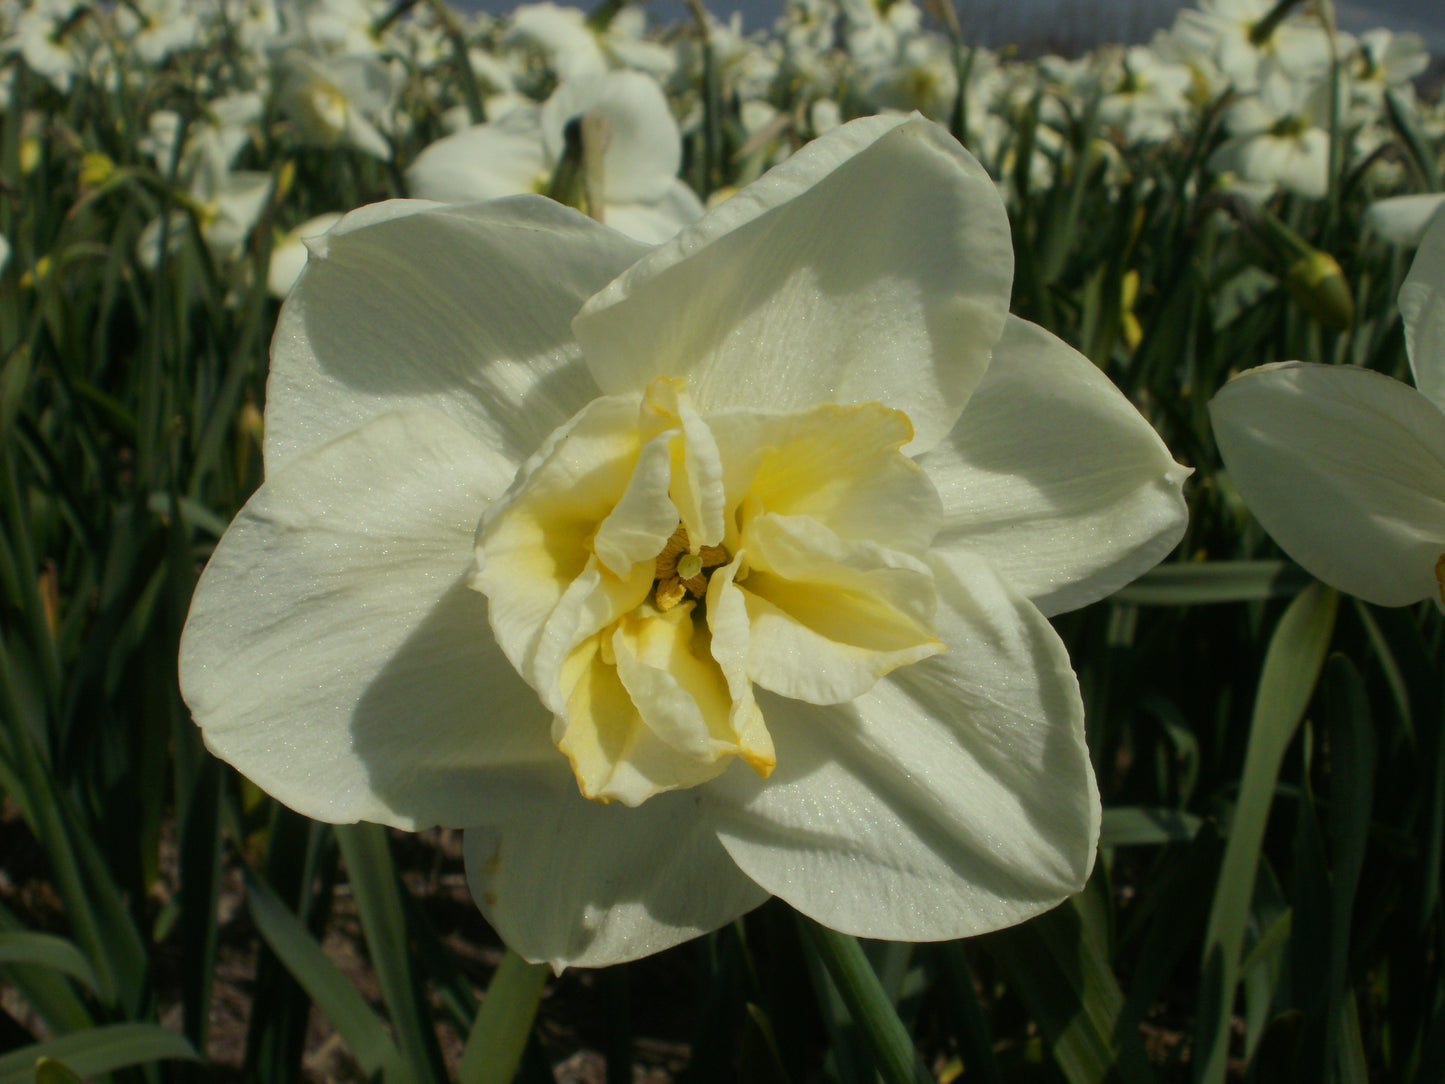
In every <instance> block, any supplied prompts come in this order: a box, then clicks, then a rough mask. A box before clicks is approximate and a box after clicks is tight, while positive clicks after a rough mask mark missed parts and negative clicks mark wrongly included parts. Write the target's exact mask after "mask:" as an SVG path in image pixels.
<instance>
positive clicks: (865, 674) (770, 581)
mask: <svg viewBox="0 0 1445 1084" xmlns="http://www.w3.org/2000/svg"><path fill="white" fill-rule="evenodd" d="M743 538H744V546H743V551H742V552H743V556H744V558H745V559H746V560H747V561H748V562H750V563H751V565H752V568H751V571H750V572H749V573H748V576H747V578H746V579H745V580H744V581H743V583H742V588H743V596H744V599H745V601H746V603H747V610H748V619H749V628H750V637H751V639H750V643H749V649H748V676H749V677H750V678H752V680H753V681H755V682H757V683H758V685H760V686H762V687H763V688H765V689H770V690H772V691H773V692H775V693H779V694H781V695H783V696H789V697H793V698H795V699H798V700H804V701H807V702H808V703H810V704H836V703H840V702H842V701H845V700H852V699H853V698H854V697H856V696H859V695H860V694H862V693H864V692H866V691H867V690H868V689H870V688H872V687H873V685H874V683H875V682H877V681H878V679H879V678H881V677H882V676H883V675H884V674H887V673H888V672H889V671H891V670H894V669H896V668H897V667H899V666H903V665H906V664H908V663H913V662H917V661H918V660H919V659H923V658H927V657H928V656H929V655H933V654H936V653H937V652H939V651H941V650H943V645H942V644H940V643H939V642H938V640H936V639H935V638H934V636H933V630H932V621H933V614H934V607H935V593H934V585H933V577H932V576H931V575H930V573H929V570H928V568H927V566H926V565H924V564H923V563H922V562H920V561H918V560H916V559H915V558H912V557H909V556H908V555H907V554H902V553H899V552H897V551H896V550H889V549H886V548H884V547H882V546H877V545H874V544H873V543H870V542H852V541H845V540H843V539H840V538H838V537H837V536H836V535H834V534H833V533H832V532H830V531H829V530H827V528H825V527H823V526H822V525H821V524H819V523H818V522H817V521H816V520H811V519H809V518H807V517H805V516H778V515H773V514H767V515H762V516H758V517H757V518H756V519H755V520H753V522H752V523H751V524H750V526H749V527H748V529H747V530H746V531H745V532H744V535H743Z"/></svg>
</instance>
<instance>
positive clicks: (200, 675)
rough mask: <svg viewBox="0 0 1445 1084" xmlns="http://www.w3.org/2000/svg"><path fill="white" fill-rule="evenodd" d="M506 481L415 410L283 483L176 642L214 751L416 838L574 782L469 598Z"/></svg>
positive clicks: (283, 791) (286, 473)
mask: <svg viewBox="0 0 1445 1084" xmlns="http://www.w3.org/2000/svg"><path fill="white" fill-rule="evenodd" d="M511 471H512V468H511V466H510V464H508V463H507V462H506V460H505V459H503V457H501V456H499V455H498V454H497V453H496V452H494V451H492V450H490V449H488V448H487V447H486V445H485V444H483V443H481V442H480V441H478V440H477V439H476V438H475V437H474V436H472V435H471V434H469V433H468V432H467V431H466V430H465V429H462V428H461V427H460V426H458V425H456V424H455V423H454V422H452V421H450V420H449V419H447V418H446V417H444V416H440V415H436V414H433V413H431V412H427V411H417V410H413V411H409V412H406V413H394V414H386V415H383V416H381V417H378V418H376V419H373V420H372V421H370V422H368V423H367V424H366V425H364V426H362V427H361V428H359V429H357V430H356V431H355V432H352V433H349V434H347V435H346V436H344V437H342V438H340V439H338V440H336V441H334V442H332V443H330V444H327V445H325V446H323V447H321V448H318V449H315V450H313V451H311V452H309V453H307V454H305V455H302V456H301V457H299V458H298V459H296V460H294V461H293V462H292V463H291V465H290V466H289V467H288V468H286V469H284V470H281V471H278V472H276V473H274V474H272V475H271V476H270V477H269V478H268V479H267V481H266V484H265V485H263V486H262V487H261V489H260V490H258V491H257V493H256V494H255V495H254V496H253V497H252V498H251V500H250V501H249V502H248V503H247V505H246V507H245V508H244V509H242V511H241V513H240V515H239V516H238V517H237V518H236V520H235V522H234V523H233V524H232V525H231V528H230V529H229V530H228V531H227V532H226V534H225V537H224V538H222V540H221V542H220V544H219V545H218V546H217V548H216V552H215V554H214V555H213V556H212V558H211V561H210V564H209V565H208V566H207V567H206V571H205V573H204V574H203V575H202V577H201V581H200V584H199V585H198V586H197V588H196V593H195V596H194V598H193V600H192V604H191V612H190V617H189V619H188V620H187V623H186V628H185V633H184V635H183V637H182V640H181V652H180V679H181V690H182V692H183V694H184V696H185V698H186V703H187V704H189V705H190V708H191V711H192V713H193V715H194V716H195V719H196V722H197V723H198V724H200V726H201V729H202V731H203V734H204V736H205V740H206V744H207V745H208V746H209V747H210V749H211V750H212V751H213V752H215V753H216V754H217V755H218V756H220V757H223V758H224V759H225V760H227V761H229V762H230V763H232V764H234V765H236V766H237V767H238V768H240V769H241V770H242V771H244V772H245V773H246V774H247V775H248V776H250V778H251V779H253V780H254V781H255V782H256V783H257V785H259V786H261V787H263V788H265V789H266V790H267V791H268V792H269V793H271V794H273V795H276V796H277V797H278V798H280V799H281V800H282V801H284V802H285V803H286V804H287V805H289V806H291V807H292V808H294V809H296V810H298V811H300V812H302V813H304V814H306V815H307V816H310V817H315V818H317V819H320V820H328V821H337V822H344V821H355V820H371V821H379V822H381V823H384V824H391V825H395V826H397V827H402V828H418V827H423V826H425V825H428V824H433V823H440V824H447V825H452V826H456V827H461V826H464V825H468V824H475V823H478V821H484V820H486V819H488V818H491V817H495V816H498V815H499V811H505V810H507V809H509V808H510V807H511V806H512V805H513V803H515V802H517V801H518V800H519V798H521V797H523V796H524V795H525V794H526V793H527V792H528V791H529V790H535V789H536V788H537V787H538V786H539V785H542V784H544V783H547V781H549V780H550V781H552V782H557V781H559V780H560V781H567V772H566V766H565V764H561V763H556V762H557V759H558V758H557V756H556V752H555V750H554V749H553V748H552V746H551V742H550V741H549V740H548V719H547V713H546V712H545V711H544V710H543V709H542V707H541V705H540V704H538V703H537V701H536V694H534V693H533V692H532V690H531V689H529V688H528V687H527V686H526V685H525V684H524V683H523V682H522V680H521V678H519V677H518V676H517V673H516V671H515V670H514V669H513V668H512V666H511V665H510V664H509V663H508V662H507V660H506V659H505V657H504V656H503V655H502V653H501V652H500V651H499V650H498V649H497V646H496V643H495V641H494V640H493V639H492V637H491V635H490V634H489V632H488V629H487V627H486V622H487V603H486V600H485V599H484V598H483V597H482V596H481V595H479V594H477V593H476V592H474V591H471V590H469V589H467V587H466V585H465V584H464V583H463V576H464V574H465V572H466V570H467V567H468V564H469V562H470V554H471V537H472V531H473V522H474V521H475V519H476V516H477V513H478V510H479V509H480V508H482V507H483V506H484V505H485V504H486V502H487V500H488V499H489V498H491V497H493V496H495V495H496V494H498V493H500V492H501V490H502V489H503V488H504V487H505V486H506V484H507V482H508V480H509V476H510V474H511ZM323 629H324V630H325V632H324V635H323V634H321V630H323ZM419 727H424V728H425V740H424V741H422V740H418V728H419ZM558 769H560V771H559V770H558ZM482 781H485V785H481V784H482Z"/></svg>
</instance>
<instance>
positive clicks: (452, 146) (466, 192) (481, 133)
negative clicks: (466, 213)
mask: <svg viewBox="0 0 1445 1084" xmlns="http://www.w3.org/2000/svg"><path fill="white" fill-rule="evenodd" d="M550 174H551V168H550V166H549V165H548V163H547V161H546V160H545V158H544V157H543V151H542V133H541V129H540V128H539V127H538V122H537V116H536V110H535V109H517V110H513V111H512V112H511V113H508V114H507V116H506V117H505V118H504V119H502V120H500V121H498V122H496V123H494V124H478V125H475V126H473V127H471V128H466V129H463V130H462V131H460V132H457V133H455V134H454V135H449V136H446V137H445V138H443V139H439V140H437V141H436V142H435V143H432V144H430V145H429V146H427V147H426V148H424V149H423V150H422V152H421V153H420V154H418V155H417V156H416V161H415V162H413V163H412V164H411V166H410V167H409V168H408V169H407V171H406V186H407V190H408V191H410V192H411V194H412V195H414V196H417V197H419V198H420V199H430V200H438V201H440V202H442V203H472V202H474V201H476V200H487V199H500V198H501V197H503V196H516V195H520V194H522V193H524V192H535V191H536V190H537V189H536V185H537V183H538V181H539V180H540V181H544V182H545V181H546V180H547V179H548V178H549V176H550Z"/></svg>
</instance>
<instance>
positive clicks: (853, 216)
mask: <svg viewBox="0 0 1445 1084" xmlns="http://www.w3.org/2000/svg"><path fill="white" fill-rule="evenodd" d="M1012 263H1013V260H1012V251H1011V243H1010V237H1009V226H1008V222H1007V219H1006V217H1005V214H1004V210H1003V206H1002V204H1001V203H1000V201H999V199H998V196H997V194H996V192H995V189H994V186H993V183H992V181H990V180H989V178H988V176H987V175H986V174H985V173H984V171H983V169H982V168H981V167H980V166H979V165H978V163H977V162H976V161H974V160H973V158H972V157H970V156H969V155H968V153H967V152H966V151H965V150H963V148H962V147H960V146H959V145H958V144H957V143H956V142H955V141H954V140H953V139H952V138H951V137H950V136H949V135H948V134H947V133H946V132H945V131H944V130H943V129H942V128H939V127H937V126H936V125H933V124H931V123H929V122H927V121H925V120H923V119H922V118H920V117H914V118H911V119H905V118H884V117H874V118H868V119H866V120H861V121H856V122H853V123H851V124H847V125H844V126H842V127H840V128H837V129H834V130H833V131H832V132H830V133H828V134H827V135H825V136H823V137H822V138H820V139H818V140H817V141H815V142H814V143H812V144H810V145H808V146H807V147H805V148H803V149H802V150H801V151H799V152H798V153H797V154H795V155H794V156H793V157H791V158H790V159H788V161H786V162H785V163H783V164H782V165H781V166H779V167H778V168H776V169H774V170H773V171H772V172H770V173H768V174H767V175H766V176H764V177H763V178H762V179H761V180H759V181H757V182H755V183H754V184H752V185H750V186H748V187H747V188H746V189H744V190H742V191H741V192H739V193H738V194H737V195H735V196H734V197H733V198H732V199H730V200H728V201H726V202H725V203H723V204H721V205H719V206H718V207H717V208H715V209H714V210H712V211H711V212H709V214H708V215H707V216H706V217H704V218H703V219H702V220H701V221H699V222H697V223H696V224H695V225H693V226H691V227H689V228H687V229H685V230H684V231H683V232H682V233H681V234H680V235H679V236H678V237H677V238H675V239H674V240H672V241H670V242H668V243H666V244H663V245H660V246H658V247H655V248H649V247H648V246H645V245H642V244H639V243H638V242H636V241H633V240H631V239H629V238H627V237H625V236H624V235H622V234H620V233H618V232H616V231H613V230H610V229H608V228H606V227H604V226H602V225H599V224H598V223H596V222H595V221H593V220H591V219H588V218H586V217H584V216H582V215H580V214H578V213H576V212H574V211H572V210H570V209H568V208H565V207H562V206H560V205H558V204H556V203H553V202H551V201H548V200H544V199H540V198H538V197H535V196H518V197H514V198H511V199H505V200H498V201H495V202H492V203H485V204H475V205H469V206H444V205H438V204H434V203H427V202H421V201H410V202H401V201H396V202H390V203H384V204H379V205H375V206H371V207H366V208H362V209H361V210H359V211H355V212H353V213H352V214H350V215H348V216H347V217H346V218H344V219H343V220H342V221H341V222H340V223H339V224H338V225H337V226H335V227H334V228H333V229H332V230H331V231H330V233H328V234H327V235H326V236H325V237H324V238H322V239H321V240H319V241H316V242H313V249H312V259H311V261H310V262H309V263H308V264H307V267H306V269H305V271H303V272H302V275H301V278H300V280H299V281H298V283H297V285H296V287H295V289H294V290H293V291H292V293H291V295H290V298H289V299H288V301H287V303H286V305H285V306H284V308H283V310H282V315H281V319H280V323H279V325H278V328H277V332H276V337H275V340H274V343H273V348H272V368H271V376H270V383H269V386H268V391H267V407H266V410H267V416H266V437H265V448H264V453H265V466H266V482H265V484H264V485H263V486H262V487H261V489H260V490H259V491H258V492H257V493H256V494H255V496H253V497H252V498H251V500H250V502H249V503H248V504H247V505H246V507H245V508H244V509H243V510H242V511H241V513H240V514H239V515H238V516H237V518H236V520H235V522H234V523H232V525H231V527H230V528H229V529H228V530H227V532H226V534H225V536H224V538H223V539H222V540H221V542H220V544H219V545H218V547H217V549H216V552H215V554H214V556H213V557H212V559H211V561H210V564H209V565H208V567H207V569H206V571H205V573H204V575H203V576H202V578H201V582H200V584H199V586H198V587H197V590H196V594H195V598H194V600H193V602H192V606H191V612H190V616H189V619H188V622H187V625H186V630H185V634H184V638H183V642H182V645H181V659H180V674H181V685H182V690H183V693H184V695H185V698H186V701H187V703H188V704H189V705H190V707H191V710H192V712H193V713H194V716H195V719H196V721H197V722H198V723H199V724H200V726H201V727H202V729H203V731H204V734H205V739H206V742H207V744H208V745H209V747H210V748H211V749H212V750H214V751H215V752H216V753H217V754H218V755H219V756H221V757H224V758H225V759H227V760H229V761H230V762H231V763H233V764H235V765H236V766H237V767H238V768H240V769H241V770H242V771H244V772H245V773H246V774H247V775H249V776H250V777H251V778H252V779H254V780H255V781H256V782H257V783H258V784H259V785H260V786H262V787H263V788H265V789H266V790H268V791H269V792H270V793H272V794H274V795H276V796H277V797H278V798H280V799H281V800H282V801H284V802H286V803H287V804H289V805H291V806H292V807H294V808H295V809H297V810H299V811H301V812H303V813H305V814H307V815H309V816H312V817H317V818H320V819H323V820H329V821H354V820H358V819H365V820H371V821H378V822H382V823H385V824H390V825H395V826H399V827H405V828H417V827H421V826H425V825H430V824H437V823H441V824H448V825H456V826H465V827H466V828H467V829H468V831H467V836H466V852H467V867H468V875H469V878H470V880H471V883H472V886H473V891H474V893H475V895H476V897H477V900H478V902H479V904H480V905H481V907H482V909H483V911H484V912H485V913H486V915H487V917H488V918H489V919H490V921H491V922H492V923H493V925H494V926H495V927H496V929H497V930H498V931H499V932H500V934H501V936H502V937H503V938H504V939H505V940H506V942H507V943H508V944H509V945H511V946H512V947H513V948H514V949H515V950H517V951H518V952H520V953H521V954H523V955H524V956H526V957H527V958H529V959H533V960H547V961H551V962H552V963H553V964H554V965H556V966H558V967H560V966H563V965H570V964H580V965H600V964H606V963H612V962H617V961H622V960H627V959H632V958H635V957H638V956H642V955H646V954H648V953H651V952H656V951H658V950H660V949H663V948H666V947H668V946H669V945H673V944H675V943H677V942H680V941H683V940H686V939H688V938H690V937H694V936H696V935H698V934H700V933H703V932H705V931H708V930H712V929H716V928H717V927H719V926H721V925H723V924H724V923H727V922H729V921H731V920H732V919H734V918H736V917H737V916H739V915H741V914H742V913H744V912H746V911H748V910H749V909H751V908H752V907H755V906H756V905H757V904H759V903H761V902H762V901H763V900H764V899H765V898H767V896H768V895H769V894H775V895H778V896H780V897H782V898H783V899H784V900H786V901H787V902H788V903H790V904H792V905H793V906H794V907H796V908H797V909H799V910H800V911H802V912H804V913H805V914H808V915H810V916H812V917H813V918H815V919H817V920H818V921H820V922H823V923H826V924H828V925H829V926H832V927H834V928H837V929H840V930H844V931H847V932H850V933H854V934H859V935H866V936H870V937H883V938H896V939H907V940H926V939H939V938H949V937H958V936H962V935H966V934H972V933H978V932H982V931H985V930H991V929H995V928H998V927H1000V926H1005V925H1008V924H1010V923H1014V922H1019V921H1022V920H1023V919H1026V918H1028V917H1029V916H1031V915H1034V914H1037V913H1038V912H1040V911H1043V910H1045V909H1047V908H1049V907H1051V906H1053V905H1054V904H1056V903H1057V902H1058V901H1059V900H1061V899H1062V898H1064V897H1065V896H1067V895H1068V894H1070V893H1072V892H1074V891H1077V890H1078V889H1079V887H1080V886H1082V885H1083V883H1084V881H1085V879H1086V878H1087V877H1088V875H1089V871H1090V869H1091V867H1092V865H1093V860H1094V850H1095V845H1096V842H1097V834H1098V829H1099V819H1100V807H1099V797H1098V794H1097V791H1096V788H1095V784H1094V778H1093V773H1092V770H1091V768H1090V765H1089V757H1088V751H1087V748H1086V746H1085V743H1084V735H1083V708H1082V703H1081V700H1080V696H1079V690H1078V687H1077V682H1076V679H1075V677H1074V674H1073V673H1072V671H1071V669H1070V666H1069V660H1068V656H1067V654H1066V652H1065V649H1064V647H1063V644H1062V643H1061V642H1060V640H1059V638H1058V636H1057V635H1056V634H1055V632H1054V631H1053V629H1052V628H1051V626H1050V625H1049V622H1048V620H1047V616H1046V615H1047V614H1050V613H1055V612H1058V611H1061V610H1065V609H1069V608H1071V607H1075V606H1080V605H1083V604H1085V603H1087V602H1089V601H1092V600H1094V599H1097V598H1099V597H1101V596H1103V595H1105V594H1107V593H1109V592H1111V591H1113V590H1114V589H1115V588H1117V587H1118V586H1120V585H1121V584H1122V583H1124V582H1126V581H1128V580H1129V579H1131V578H1133V577H1134V576H1136V575H1138V574H1139V573H1140V572H1142V571H1144V570H1145V569H1147V568H1148V567H1150V566H1152V565H1153V564H1155V563H1156V562H1157V561H1158V560H1160V559H1161V558H1162V557H1163V555H1164V554H1165V553H1166V552H1167V551H1168V550H1169V549H1170V548H1171V547H1172V545H1173V544H1174V543H1175V541H1176V540H1177V539H1178V537H1179V536H1180V533H1181V531H1182V529H1183V524H1184V519H1185V509H1184V505H1183V501H1182V499H1181V495H1180V487H1181V483H1182V480H1183V478H1184V476H1185V475H1186V474H1187V473H1188V471H1187V470H1186V469H1185V468H1183V467H1180V466H1179V465H1178V464H1176V463H1174V461H1173V460H1172V459H1171V458H1170V456H1169V454H1168V452H1167V450H1166V449H1165V448H1164V446H1163V444H1162V442H1161V441H1160V440H1159V438H1158V436H1157V435H1156V434H1155V433H1154V432H1153V430H1152V429H1150V428H1149V426H1148V424H1147V423H1146V422H1145V421H1144V420H1143V419H1142V418H1141V417H1140V416H1139V414H1138V413H1137V412H1136V411H1135V410H1134V408H1133V407H1132V406H1131V405H1130V404H1129V403H1128V402H1127V400H1125V399H1124V397H1123V396H1122V395H1120V394H1119V392H1118V391H1117V390H1116V389H1115V388H1114V387H1113V385H1112V384H1110V383H1109V381H1108V380H1107V379H1106V378H1105V377H1104V376H1103V375H1102V374H1101V373H1100V372H1099V370H1098V369H1096V368H1095V367H1094V366H1093V365H1092V364H1091V363H1090V362H1088V361H1087V360H1086V359H1085V358H1083V357H1082V356H1080V355H1079V354H1078V353H1076V352H1075V351H1073V350H1072V349H1070V348H1069V347H1068V346H1066V345H1065V344H1064V343H1062V342H1060V341H1059V340H1058V339H1056V338H1054V337H1053V336H1052V335H1050V334H1048V333H1047V332H1045V331H1043V330H1041V329H1040V328H1037V327H1035V326H1033V325H1031V324H1027V323H1025V322H1023V321H1019V320H1016V319H1013V318H1012V317H1010V316H1009V315H1008V311H1007V307H1008V298H1009V291H1010V286H1011V279H1012Z"/></svg>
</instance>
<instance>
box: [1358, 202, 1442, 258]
mask: <svg viewBox="0 0 1445 1084" xmlns="http://www.w3.org/2000/svg"><path fill="white" fill-rule="evenodd" d="M1441 207H1445V192H1428V193H1416V194H1413V195H1409V196H1386V197H1385V198H1384V199H1377V200H1375V202H1373V203H1371V204H1370V206H1369V207H1368V208H1366V209H1365V225H1367V226H1369V227H1370V228H1371V229H1372V230H1374V231H1375V232H1376V233H1378V234H1379V235H1380V236H1381V237H1382V238H1383V239H1384V240H1386V241H1388V242H1389V243H1390V244H1392V245H1405V246H1411V245H1418V244H1419V243H1420V238H1421V237H1423V236H1424V234H1425V228H1426V227H1427V226H1428V225H1429V224H1430V220H1431V219H1432V218H1434V217H1435V212H1436V211H1438V210H1440V208H1441Z"/></svg>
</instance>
